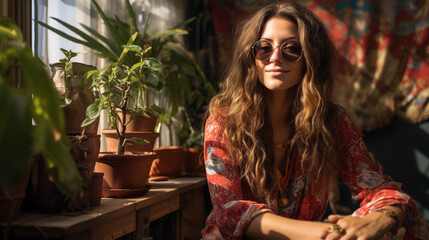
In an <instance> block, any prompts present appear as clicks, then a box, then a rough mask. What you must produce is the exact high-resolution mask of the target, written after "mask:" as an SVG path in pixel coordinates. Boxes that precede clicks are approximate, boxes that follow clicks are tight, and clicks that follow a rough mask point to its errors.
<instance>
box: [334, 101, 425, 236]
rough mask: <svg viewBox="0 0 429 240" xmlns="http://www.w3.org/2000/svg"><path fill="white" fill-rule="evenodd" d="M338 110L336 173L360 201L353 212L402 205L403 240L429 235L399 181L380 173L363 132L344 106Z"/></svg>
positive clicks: (361, 213) (357, 212)
mask: <svg viewBox="0 0 429 240" xmlns="http://www.w3.org/2000/svg"><path fill="white" fill-rule="evenodd" d="M340 112H341V113H340V114H339V116H340V118H339V128H338V136H339V140H340V142H339V145H340V149H341V154H342V156H341V157H342V160H343V162H342V165H341V167H340V172H339V176H340V178H341V180H342V181H343V182H344V183H345V184H346V185H347V186H348V187H349V188H350V190H351V192H352V196H353V198H354V199H355V200H359V201H361V203H360V208H359V209H357V210H356V211H355V212H354V215H355V216H364V215H366V214H368V213H370V212H372V211H373V210H375V209H378V208H381V207H383V206H395V207H399V208H402V209H403V210H404V211H405V212H406V214H407V219H406V221H405V226H406V228H407V235H406V238H405V239H424V238H425V237H423V236H428V235H427V234H429V232H428V231H429V230H428V225H427V223H426V221H424V219H423V218H422V217H421V216H420V215H419V213H418V208H417V205H416V203H415V202H414V200H413V199H412V198H411V197H410V196H409V195H407V194H406V193H404V192H403V191H402V190H401V184H400V183H397V182H394V181H393V180H392V178H391V177H389V176H387V175H386V174H384V173H383V169H382V167H381V166H380V165H379V164H377V163H376V162H375V161H374V159H373V158H372V156H371V154H370V153H369V152H368V150H367V149H366V146H365V144H364V142H363V140H362V136H363V134H362V132H361V131H360V130H359V129H358V128H357V126H356V125H355V124H354V123H353V121H352V119H351V118H350V116H349V115H348V114H347V113H346V112H345V111H344V109H341V111H340ZM419 236H420V237H421V238H420V237H419Z"/></svg>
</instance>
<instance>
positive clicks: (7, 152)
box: [0, 17, 82, 198]
mask: <svg viewBox="0 0 429 240" xmlns="http://www.w3.org/2000/svg"><path fill="white" fill-rule="evenodd" d="M14 69H18V70H20V71H21V72H22V76H23V83H22V85H21V86H18V87H14V86H11V85H10V83H9V81H8V78H9V77H10V75H11V74H12V72H13V71H14ZM0 102H1V103H2V105H3V110H2V114H0V159H1V160H0V185H1V186H2V187H3V188H5V189H10V188H11V187H13V186H14V184H15V183H16V182H17V180H18V179H19V177H20V176H21V175H22V173H23V172H24V170H25V169H26V168H27V167H28V165H29V162H30V159H32V155H35V154H42V155H43V159H44V162H45V166H46V168H47V171H48V174H49V175H50V176H52V178H53V179H54V182H55V184H56V185H57V187H58V189H59V190H60V191H61V192H62V193H63V194H64V195H65V196H67V197H70V198H74V196H76V194H77V193H78V192H79V190H80V188H81V184H82V180H81V178H80V175H79V173H78V170H77V168H76V165H75V162H74V160H73V158H72V157H71V155H70V152H69V147H70V143H69V140H68V138H67V136H66V135H65V133H64V116H63V112H62V109H61V107H60V98H59V96H58V94H57V91H56V90H55V87H54V86H53V83H52V81H51V79H50V78H49V76H48V73H47V72H46V71H45V69H44V65H43V63H42V61H41V60H40V59H38V58H37V57H34V56H33V55H32V52H31V49H29V48H28V46H27V45H26V44H25V42H24V41H23V39H22V33H21V31H20V29H19V28H18V27H17V26H16V25H15V23H14V22H13V20H11V19H9V18H5V17H2V18H0ZM33 122H34V124H33Z"/></svg>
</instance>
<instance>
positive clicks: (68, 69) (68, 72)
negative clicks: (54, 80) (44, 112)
mask: <svg viewBox="0 0 429 240" xmlns="http://www.w3.org/2000/svg"><path fill="white" fill-rule="evenodd" d="M60 50H61V52H63V54H64V56H65V57H64V58H62V59H60V62H62V63H64V74H65V76H64V79H65V91H66V93H65V95H64V97H63V98H61V99H62V101H63V104H62V105H63V106H66V105H68V104H70V103H71V99H70V97H69V93H70V90H71V88H72V87H71V85H72V84H71V81H72V78H73V77H74V74H73V64H72V62H71V59H72V58H74V57H76V56H77V53H75V52H73V51H72V50H66V49H64V48H60Z"/></svg>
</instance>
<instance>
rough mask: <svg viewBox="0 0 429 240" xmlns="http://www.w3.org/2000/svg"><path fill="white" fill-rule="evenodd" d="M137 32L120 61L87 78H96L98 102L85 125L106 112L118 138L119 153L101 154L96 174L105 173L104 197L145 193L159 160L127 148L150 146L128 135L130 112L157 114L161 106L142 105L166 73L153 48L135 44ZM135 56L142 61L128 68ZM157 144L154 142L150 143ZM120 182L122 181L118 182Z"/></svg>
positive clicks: (90, 107)
mask: <svg viewBox="0 0 429 240" xmlns="http://www.w3.org/2000/svg"><path fill="white" fill-rule="evenodd" d="M137 34H138V33H137V32H136V33H134V34H133V35H132V36H131V37H130V39H129V41H128V42H127V44H126V45H124V46H123V51H122V53H121V55H120V56H119V58H118V60H117V61H116V62H113V63H111V64H109V65H108V67H106V68H104V69H102V70H93V71H89V72H88V73H87V75H86V76H85V77H84V79H87V78H90V77H92V78H93V83H92V85H91V89H92V90H93V91H94V92H95V101H94V103H93V104H91V105H90V106H89V107H88V111H87V118H86V119H85V121H84V122H83V124H82V126H86V125H88V124H90V123H92V121H93V120H94V119H96V118H97V117H98V116H99V115H100V113H101V110H102V109H106V110H107V112H108V120H109V122H110V123H111V124H112V126H113V128H114V130H113V131H114V132H115V134H116V135H117V148H116V151H115V152H110V153H100V154H99V158H98V161H97V163H96V167H95V168H96V171H100V172H104V180H105V181H104V186H103V196H111V197H130V196H137V195H141V194H144V193H145V192H146V191H147V190H148V188H147V187H146V183H147V178H148V175H149V169H150V166H151V164H152V161H153V159H154V158H155V153H154V152H143V151H139V152H131V151H126V150H127V149H126V146H129V145H143V144H148V143H149V141H147V140H146V139H142V138H139V137H135V136H134V135H132V134H129V133H128V132H126V128H127V125H128V124H129V122H130V121H131V120H130V119H128V118H127V115H126V113H127V112H131V115H133V114H134V113H136V112H157V111H158V110H159V107H157V106H156V105H152V106H150V107H144V106H142V103H141V101H144V99H142V95H143V94H144V93H145V91H146V90H151V89H156V86H157V80H158V79H159V78H160V75H161V74H162V64H161V62H160V61H159V60H158V59H156V58H152V57H148V56H147V55H146V53H147V52H148V51H150V47H148V48H146V49H144V48H142V47H140V46H138V45H134V41H135V39H136V37H137ZM128 54H133V55H134V56H135V57H138V58H139V59H140V61H138V62H137V63H135V64H133V65H128V64H127V63H126V62H125V61H124V59H125V58H126V56H127V55H128ZM137 136H141V135H137ZM150 144H152V145H153V143H150ZM117 179H119V180H118V181H116V180H117Z"/></svg>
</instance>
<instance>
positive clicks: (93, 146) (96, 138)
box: [39, 48, 100, 211]
mask: <svg viewBox="0 0 429 240" xmlns="http://www.w3.org/2000/svg"><path fill="white" fill-rule="evenodd" d="M60 50H61V51H62V52H63V54H64V56H65V57H64V58H63V59H60V61H59V62H56V63H51V64H50V65H49V66H50V67H51V72H52V80H53V82H54V84H55V87H56V89H57V91H58V92H59V94H60V96H61V100H62V109H63V112H64V116H65V132H66V134H67V136H68V138H69V139H70V141H71V143H72V148H71V154H72V157H73V159H74V160H75V162H76V165H77V167H78V170H79V173H80V175H81V177H82V180H83V184H82V191H81V192H82V194H79V197H78V198H76V199H67V200H66V204H65V207H66V210H73V211H74V210H83V209H87V208H88V207H89V205H90V197H91V192H90V189H91V179H92V175H93V172H94V167H95V162H96V160H97V157H98V153H99V151H100V135H98V133H97V132H98V123H99V118H96V119H95V120H94V121H93V122H92V123H91V124H89V125H87V126H85V127H81V124H82V122H83V121H84V119H85V118H86V110H87V108H88V106H89V105H90V104H92V103H93V102H94V100H95V98H94V94H93V92H92V91H90V89H89V87H90V85H91V83H92V79H90V78H89V79H87V80H86V81H85V82H83V81H81V79H82V77H83V76H84V75H85V74H86V73H87V72H88V71H91V70H95V69H96V67H94V66H91V65H87V64H83V63H80V62H72V58H74V57H76V56H77V53H75V52H73V51H72V50H65V49H63V48H61V49H60ZM82 83H84V84H82ZM39 176H40V175H39ZM48 199H51V198H50V197H48ZM46 202H47V203H49V201H46ZM45 208H47V209H52V208H51V207H49V205H48V207H45Z"/></svg>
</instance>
